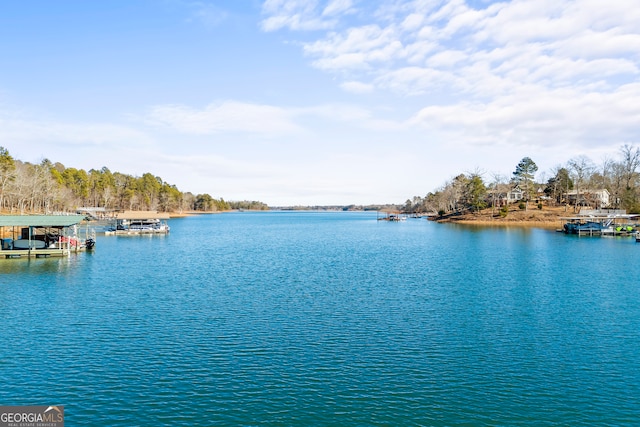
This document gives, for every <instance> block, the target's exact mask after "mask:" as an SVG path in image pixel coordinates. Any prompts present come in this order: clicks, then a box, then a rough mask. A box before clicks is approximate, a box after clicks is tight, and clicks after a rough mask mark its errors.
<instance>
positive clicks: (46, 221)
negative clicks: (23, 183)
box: [0, 215, 84, 227]
mask: <svg viewBox="0 0 640 427" xmlns="http://www.w3.org/2000/svg"><path fill="white" fill-rule="evenodd" d="M83 219H84V215H0V227H70V226H72V225H75V224H78V223H80V222H81V221H82V220H83Z"/></svg>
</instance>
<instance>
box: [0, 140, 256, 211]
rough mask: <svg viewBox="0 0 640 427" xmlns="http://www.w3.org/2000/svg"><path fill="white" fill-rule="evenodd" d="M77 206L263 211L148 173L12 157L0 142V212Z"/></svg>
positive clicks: (66, 209)
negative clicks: (182, 188)
mask: <svg viewBox="0 0 640 427" xmlns="http://www.w3.org/2000/svg"><path fill="white" fill-rule="evenodd" d="M81 207H102V208H105V209H107V210H152V211H159V212H177V213H181V212H192V211H198V212H216V211H224V210H229V209H247V210H249V209H251V210H266V209H268V207H267V205H266V204H264V203H262V202H254V201H241V202H227V201H225V200H223V199H222V198H220V199H216V198H214V197H212V196H210V195H209V194H197V195H194V194H192V193H190V192H182V191H180V190H178V188H176V186H175V185H172V184H170V183H168V182H165V181H164V180H163V179H162V178H161V177H159V176H154V175H153V174H151V173H145V174H143V175H142V176H139V177H138V176H131V175H127V174H123V173H119V172H112V171H110V170H109V169H108V168H107V167H103V168H102V169H100V170H96V169H91V170H89V171H85V170H83V169H76V168H72V167H65V166H64V165H63V164H61V163H57V162H56V163H53V162H52V161H50V160H48V159H44V160H42V161H41V162H40V163H38V164H32V163H29V162H23V161H20V160H17V159H14V158H13V157H12V156H11V154H10V153H9V151H8V150H7V149H6V148H4V147H0V212H3V213H10V214H27V213H47V214H50V213H61V212H74V211H76V210H78V208H81Z"/></svg>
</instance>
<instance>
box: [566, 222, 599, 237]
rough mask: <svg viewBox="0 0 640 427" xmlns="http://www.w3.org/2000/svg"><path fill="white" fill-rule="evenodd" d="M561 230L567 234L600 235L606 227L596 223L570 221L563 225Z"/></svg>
mask: <svg viewBox="0 0 640 427" xmlns="http://www.w3.org/2000/svg"><path fill="white" fill-rule="evenodd" d="M563 228H564V232H565V233H567V234H601V233H602V230H604V229H605V228H607V226H605V225H604V224H603V223H601V222H596V221H582V220H572V221H569V222H567V223H565V224H564V226H563Z"/></svg>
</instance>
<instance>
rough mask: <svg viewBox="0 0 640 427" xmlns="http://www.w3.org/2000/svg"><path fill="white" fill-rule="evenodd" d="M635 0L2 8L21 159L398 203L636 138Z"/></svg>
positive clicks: (245, 192) (6, 133) (41, 3)
mask: <svg viewBox="0 0 640 427" xmlns="http://www.w3.org/2000/svg"><path fill="white" fill-rule="evenodd" d="M639 67H640V7H638V0H615V1H610V2H604V1H602V0H511V1H492V0H415V1H412V0H405V1H402V0H262V1H261V0H197V1H196V0H109V1H85V0H58V1H50V0H25V1H19V2H17V1H11V2H10V1H6V2H1V3H0V146H2V147H4V148H6V149H7V150H9V153H10V154H11V155H12V156H13V157H14V158H16V159H19V160H22V161H26V162H31V163H39V162H41V161H42V160H43V159H49V160H51V161H53V162H60V163H62V164H63V165H64V166H66V167H74V168H77V169H84V170H87V171H88V170H90V169H101V168H102V167H105V166H106V167H108V168H109V169H110V170H111V171H112V172H116V171H117V172H121V173H126V174H130V175H133V176H142V175H143V174H145V173H151V174H153V175H155V176H158V177H160V178H161V179H162V180H163V181H165V182H168V183H169V184H172V185H176V186H177V188H178V189H179V190H180V191H183V192H192V193H194V194H203V193H207V194H209V195H211V196H212V197H215V198H224V199H225V200H228V201H242V200H255V201H261V202H264V203H267V204H268V205H270V206H292V205H307V206H309V205H348V204H364V205H366V204H382V203H404V201H405V200H407V199H409V198H412V197H414V196H421V197H423V196H425V195H426V194H427V193H429V192H434V191H437V190H438V189H439V188H441V187H442V185H444V184H445V183H446V182H447V181H448V180H450V179H452V178H453V177H454V176H456V175H459V174H461V173H465V174H468V173H481V174H482V176H483V178H484V179H485V182H490V181H492V180H494V179H495V177H500V176H502V177H505V178H506V179H509V178H510V177H511V176H512V174H513V171H514V170H515V168H516V165H517V164H518V162H519V161H520V160H521V159H522V158H524V157H530V158H531V159H532V160H533V161H534V162H535V163H536V164H537V166H538V168H539V169H538V174H537V178H538V179H539V180H544V179H545V177H546V178H547V179H548V178H549V177H551V176H552V174H553V173H552V171H553V169H554V168H556V167H558V166H561V165H565V164H566V163H567V162H568V161H569V160H570V159H572V158H576V157H578V156H586V157H587V158H589V159H591V160H592V161H593V163H594V164H596V165H598V164H601V163H603V162H604V161H605V160H611V159H613V160H616V159H619V158H620V148H621V147H622V146H623V145H624V144H629V145H632V146H635V145H636V144H638V143H640V68H639Z"/></svg>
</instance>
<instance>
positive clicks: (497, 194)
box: [487, 185, 524, 206]
mask: <svg viewBox="0 0 640 427" xmlns="http://www.w3.org/2000/svg"><path fill="white" fill-rule="evenodd" d="M523 198H524V192H523V191H522V190H521V189H520V187H518V186H517V185H516V186H515V187H513V188H511V189H509V190H506V191H505V190H489V191H487V202H488V203H489V204H492V203H493V202H494V201H495V205H496V206H506V205H509V204H511V203H516V202H519V201H520V200H522V199H523Z"/></svg>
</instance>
